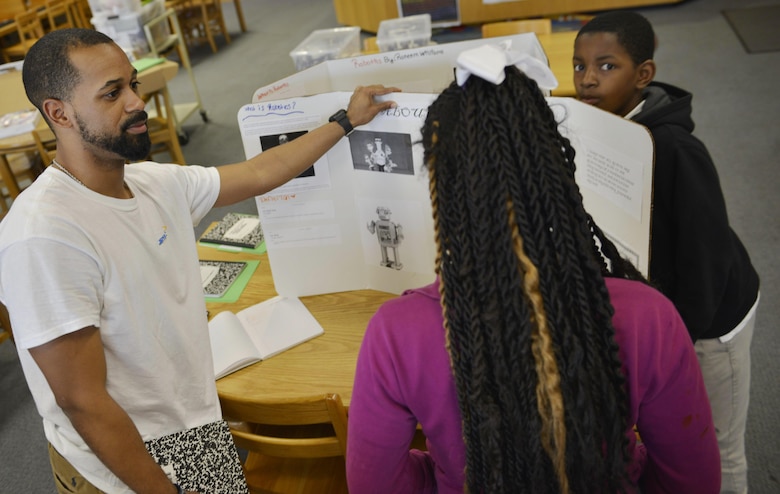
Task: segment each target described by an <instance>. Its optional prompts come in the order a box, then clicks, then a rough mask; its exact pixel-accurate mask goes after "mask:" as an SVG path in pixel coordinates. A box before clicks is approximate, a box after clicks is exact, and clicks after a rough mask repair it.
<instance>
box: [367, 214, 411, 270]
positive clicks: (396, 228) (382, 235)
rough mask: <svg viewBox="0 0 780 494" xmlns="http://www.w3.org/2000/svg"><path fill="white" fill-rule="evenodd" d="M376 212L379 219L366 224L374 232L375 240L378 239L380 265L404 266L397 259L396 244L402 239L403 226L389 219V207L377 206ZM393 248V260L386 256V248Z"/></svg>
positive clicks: (395, 267)
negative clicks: (380, 257) (380, 256)
mask: <svg viewBox="0 0 780 494" xmlns="http://www.w3.org/2000/svg"><path fill="white" fill-rule="evenodd" d="M376 214H377V215H378V216H379V220H378V221H377V220H371V221H370V222H369V223H368V224H367V225H366V226H367V227H368V231H369V232H371V233H372V234H373V233H374V232H376V237H377V240H378V241H379V248H380V249H381V251H382V261H381V262H380V263H379V265H380V266H385V267H388V268H393V269H401V268H403V267H404V265H403V264H401V262H400V260H399V259H398V245H399V244H400V243H401V241H402V240H403V239H404V231H403V227H401V225H399V224H398V223H394V222H392V221H390V215H391V214H393V213H392V211H390V208H386V207H384V206H379V207H377V208H376ZM388 248H389V249H392V250H393V260H392V261H391V260H390V259H389V257H388V255H387V254H388V252H387V249H388Z"/></svg>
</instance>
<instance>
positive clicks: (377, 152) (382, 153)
mask: <svg viewBox="0 0 780 494" xmlns="http://www.w3.org/2000/svg"><path fill="white" fill-rule="evenodd" d="M366 147H367V148H368V153H369V154H367V155H365V160H366V163H368V169H369V170H374V171H380V172H388V173H390V172H392V170H393V168H395V167H396V166H398V165H396V164H395V163H393V160H392V159H390V155H391V154H393V151H392V150H391V149H390V146H388V145H387V144H383V143H382V138H381V137H375V138H374V143H373V144H372V143H370V142H369V143H368V144H366Z"/></svg>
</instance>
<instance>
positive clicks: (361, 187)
mask: <svg viewBox="0 0 780 494" xmlns="http://www.w3.org/2000/svg"><path fill="white" fill-rule="evenodd" d="M521 36H522V37H524V35H521ZM530 36H531V37H532V38H533V40H535V39H536V38H535V36H534V35H530ZM479 41H480V42H481V43H482V44H484V43H485V41H484V40H479ZM491 41H493V40H491ZM463 44H466V45H468V46H465V47H461V50H462V49H468V48H471V47H473V46H474V43H472V42H461V43H452V45H463ZM527 46H528V47H529V48H528V49H529V50H533V47H534V46H535V44H534V43H529V44H528V45H527ZM450 48H451V47H450ZM461 50H454V51H453V52H452V53H451V55H453V56H452V57H451V61H450V62H449V63H451V65H450V68H449V70H448V73H449V78H448V79H447V80H446V82H445V80H444V78H443V77H442V78H441V80H438V81H437V82H436V83H435V84H434V83H431V84H432V85H431V87H438V88H439V89H437V91H436V92H417V93H412V92H402V93H393V94H391V95H388V96H386V98H391V99H393V100H394V101H395V102H396V103H397V107H396V108H394V109H391V110H388V111H385V112H382V113H380V114H379V115H378V116H377V117H376V118H375V119H374V120H373V121H372V122H370V123H369V124H367V125H364V126H361V127H358V128H357V129H356V130H355V131H354V132H353V133H352V134H351V135H350V136H348V137H345V138H343V139H341V141H339V142H338V143H337V144H336V145H335V146H333V148H331V149H330V150H329V151H328V152H327V153H326V154H325V155H324V156H323V157H322V158H321V159H320V160H318V161H317V162H316V163H315V164H314V166H313V167H312V168H310V169H309V170H307V171H306V172H304V173H303V174H301V176H299V177H297V178H295V179H293V180H291V181H290V182H289V183H287V184H285V185H283V186H282V187H279V188H277V189H275V190H273V191H272V192H270V193H268V194H266V195H263V196H260V197H258V198H257V208H258V213H259V215H260V219H261V222H262V225H263V230H264V232H265V239H266V245H267V250H268V257H269V262H270V266H271V271H272V274H273V278H274V284H275V286H276V290H277V292H278V293H279V294H280V295H283V296H291V297H300V296H305V295H314V294H319V293H329V292H339V291H347V290H356V289H364V288H371V289H376V290H381V291H386V292H390V293H401V292H402V291H403V290H405V289H408V288H413V287H417V286H422V285H424V284H426V283H429V282H431V281H432V280H433V279H434V276H435V275H434V258H435V243H434V233H433V218H432V212H431V205H430V198H429V189H428V176H427V171H426V169H425V168H424V166H423V157H422V155H423V152H422V145H421V144H420V141H421V134H420V130H421V128H422V126H423V123H424V121H425V117H426V115H427V109H428V106H429V105H430V104H431V103H432V102H433V101H434V99H435V98H436V95H437V94H438V91H440V90H441V89H443V88H444V87H445V86H446V85H447V84H449V82H450V81H452V79H453V76H452V68H453V67H454V65H455V63H454V60H455V57H456V56H457V55H456V54H457V53H459V51H461ZM410 51H415V50H404V52H410ZM390 53H391V54H392V53H393V52H390ZM335 62H339V61H335ZM330 63H331V62H325V64H330ZM442 63H444V62H442ZM325 64H321V65H325ZM316 68H317V67H313V68H312V69H307V70H305V71H303V72H300V73H298V74H296V75H300V74H303V73H305V72H308V71H312V70H314V69H316ZM323 70H324V69H323ZM384 71H385V68H384V67H383V68H381V69H379V72H384ZM418 71H422V72H425V73H426V74H427V73H428V72H427V71H424V70H422V69H421V68H419V67H418ZM321 75H322V78H323V79H329V78H328V77H326V76H325V75H324V74H321ZM362 77H364V78H365V77H368V76H366V75H364V76H362ZM291 78H294V76H292V77H291ZM291 78H288V79H291ZM409 78H411V77H409ZM379 80H380V81H382V80H383V79H381V78H380V79H379ZM374 81H375V82H376V79H375V80H374ZM431 81H432V79H431ZM288 82H289V81H288ZM365 83H368V82H367V81H366V80H364V79H361V80H360V81H359V82H353V83H352V84H349V86H351V87H354V85H356V84H365ZM285 84H286V83H285ZM307 84H309V86H307V87H311V86H310V85H311V84H315V82H314V79H313V78H312V79H311V80H309V81H308V83H307ZM345 84H346V83H345V82H344V81H341V82H336V81H334V80H325V81H318V82H316V85H317V86H318V87H321V88H328V90H326V91H325V92H323V93H322V94H314V95H312V96H301V97H291V98H286V99H272V98H271V97H270V95H269V94H268V93H266V96H268V97H261V98H256V101H255V102H254V103H252V104H248V105H245V106H244V107H242V108H241V109H240V110H239V112H238V123H239V127H240V130H241V136H242V140H243V144H244V152H245V154H246V156H247V157H251V156H254V155H256V154H258V153H261V152H263V151H265V150H268V149H270V148H271V147H273V146H276V145H278V144H280V143H283V142H287V141H289V140H293V139H296V138H298V137H300V136H302V135H304V134H306V133H307V132H309V131H310V130H313V129H315V128H317V127H318V126H320V125H322V124H324V123H325V122H327V120H328V117H329V116H330V115H332V114H333V113H335V112H336V111H337V110H338V109H340V108H346V107H347V105H348V103H349V98H350V96H351V94H352V92H351V89H350V90H330V88H333V87H343V86H344V85H345ZM439 86H440V87H439ZM286 87H287V89H288V90H290V89H291V88H292V87H293V86H292V85H288V86H286ZM305 92H306V91H304V93H305ZM257 94H260V95H262V94H263V91H261V90H259V92H258V93H256V95H257ZM548 103H549V105H550V107H551V108H552V109H553V112H554V113H555V115H556V117H557V119H558V121H559V122H560V125H559V128H560V130H561V132H562V133H563V134H564V135H566V136H567V137H568V138H569V139H570V140H571V142H572V144H573V146H574V148H575V150H576V153H577V155H576V158H575V162H576V165H577V173H576V180H577V183H578V184H579V186H580V190H581V192H582V195H583V199H584V202H585V207H586V209H587V210H588V211H589V212H590V213H591V215H592V216H593V217H594V219H595V220H596V222H597V223H598V224H599V226H600V227H601V228H602V229H603V230H604V232H605V233H606V234H607V235H608V236H609V237H610V238H612V239H613V240H614V241H615V243H616V245H617V246H618V248H619V249H620V250H621V252H622V253H623V255H624V256H626V257H627V258H629V259H630V260H631V261H632V262H634V264H635V265H636V266H637V267H638V268H639V269H640V271H642V272H643V273H645V274H647V266H648V261H649V245H650V211H651V202H652V169H653V143H652V139H651V137H650V134H649V132H648V131H647V130H646V129H645V128H644V127H642V126H640V125H638V124H635V123H633V122H631V121H627V120H624V119H622V118H619V117H617V116H615V115H612V114H610V113H607V112H604V111H602V110H599V109H597V108H594V107H591V106H588V105H586V104H583V103H580V102H578V101H576V100H574V99H571V98H548Z"/></svg>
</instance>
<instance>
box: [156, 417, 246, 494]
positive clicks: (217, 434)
mask: <svg viewBox="0 0 780 494" xmlns="http://www.w3.org/2000/svg"><path fill="white" fill-rule="evenodd" d="M146 449H147V450H148V451H149V453H150V454H151V455H152V457H153V458H154V459H155V461H156V462H157V463H158V464H159V465H160V466H161V467H162V468H163V470H164V471H165V472H166V473H168V475H169V476H172V477H173V478H172V479H171V480H172V481H173V482H176V483H177V484H179V485H180V486H181V487H182V488H183V489H184V490H185V491H197V492H200V493H202V494H249V490H248V489H247V486H246V480H245V479H244V473H243V470H242V469H241V460H240V459H239V457H238V451H236V446H235V444H234V443H233V437H232V436H231V435H230V428H229V427H228V425H227V422H225V421H224V420H220V421H217V422H212V423H210V424H206V425H203V426H200V427H195V428H192V429H187V430H186V431H182V432H177V433H176V434H171V435H168V436H164V437H161V438H159V439H152V440H151V441H147V442H146Z"/></svg>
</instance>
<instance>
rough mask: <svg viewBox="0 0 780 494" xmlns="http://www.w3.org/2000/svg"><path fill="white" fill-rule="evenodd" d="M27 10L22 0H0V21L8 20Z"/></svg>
mask: <svg viewBox="0 0 780 494" xmlns="http://www.w3.org/2000/svg"><path fill="white" fill-rule="evenodd" d="M26 10H27V5H25V3H24V0H0V21H8V20H11V19H13V18H14V17H16V14H21V13H22V12H24V11H26Z"/></svg>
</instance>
